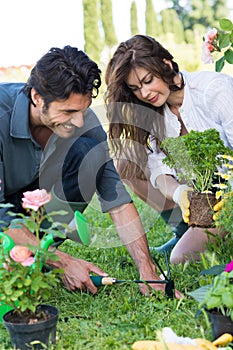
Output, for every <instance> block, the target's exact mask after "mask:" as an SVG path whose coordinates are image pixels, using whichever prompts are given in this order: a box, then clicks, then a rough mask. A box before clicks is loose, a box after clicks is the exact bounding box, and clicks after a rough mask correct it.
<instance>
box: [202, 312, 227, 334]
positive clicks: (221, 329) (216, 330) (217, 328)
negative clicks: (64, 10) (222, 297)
mask: <svg viewBox="0 0 233 350" xmlns="http://www.w3.org/2000/svg"><path fill="white" fill-rule="evenodd" d="M206 312H207V314H208V318H209V321H210V324H211V327H212V332H213V336H214V339H216V338H218V337H220V335H222V334H224V333H230V334H231V335H233V321H232V319H231V318H230V317H229V316H224V315H223V314H221V313H220V312H218V311H217V310H216V309H212V310H206Z"/></svg>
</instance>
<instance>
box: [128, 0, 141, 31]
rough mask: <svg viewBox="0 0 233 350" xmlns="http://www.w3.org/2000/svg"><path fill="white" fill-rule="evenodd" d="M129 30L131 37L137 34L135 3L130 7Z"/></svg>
mask: <svg viewBox="0 0 233 350" xmlns="http://www.w3.org/2000/svg"><path fill="white" fill-rule="evenodd" d="M130 28H131V35H135V34H138V33H139V29H138V16H137V5H136V2H135V1H133V2H132V4H131V7H130Z"/></svg>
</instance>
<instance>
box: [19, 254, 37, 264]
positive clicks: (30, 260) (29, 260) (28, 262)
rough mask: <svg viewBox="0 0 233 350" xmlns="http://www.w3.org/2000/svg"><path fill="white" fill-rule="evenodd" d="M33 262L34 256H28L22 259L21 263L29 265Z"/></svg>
mask: <svg viewBox="0 0 233 350" xmlns="http://www.w3.org/2000/svg"><path fill="white" fill-rule="evenodd" d="M34 262H35V258H34V256H29V258H28V259H26V260H24V261H22V262H21V264H22V265H23V266H31V265H32V264H34Z"/></svg>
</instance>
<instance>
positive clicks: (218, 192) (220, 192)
mask: <svg viewBox="0 0 233 350" xmlns="http://www.w3.org/2000/svg"><path fill="white" fill-rule="evenodd" d="M222 194H223V191H221V190H220V191H217V192H216V194H215V198H216V199H219V198H220V197H221V196H222Z"/></svg>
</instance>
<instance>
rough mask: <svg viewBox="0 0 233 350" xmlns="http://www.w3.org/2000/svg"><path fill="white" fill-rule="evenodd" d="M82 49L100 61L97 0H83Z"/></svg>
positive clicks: (100, 47) (100, 40)
mask: <svg viewBox="0 0 233 350" xmlns="http://www.w3.org/2000/svg"><path fill="white" fill-rule="evenodd" d="M83 13H84V40H85V45H84V50H85V52H86V53H87V54H88V55H89V56H90V58H91V59H93V60H94V61H96V62H97V63H99V62H100V56H101V52H102V49H103V40H102V38H101V34H100V30H99V18H100V16H99V8H98V2H97V0H83Z"/></svg>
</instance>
